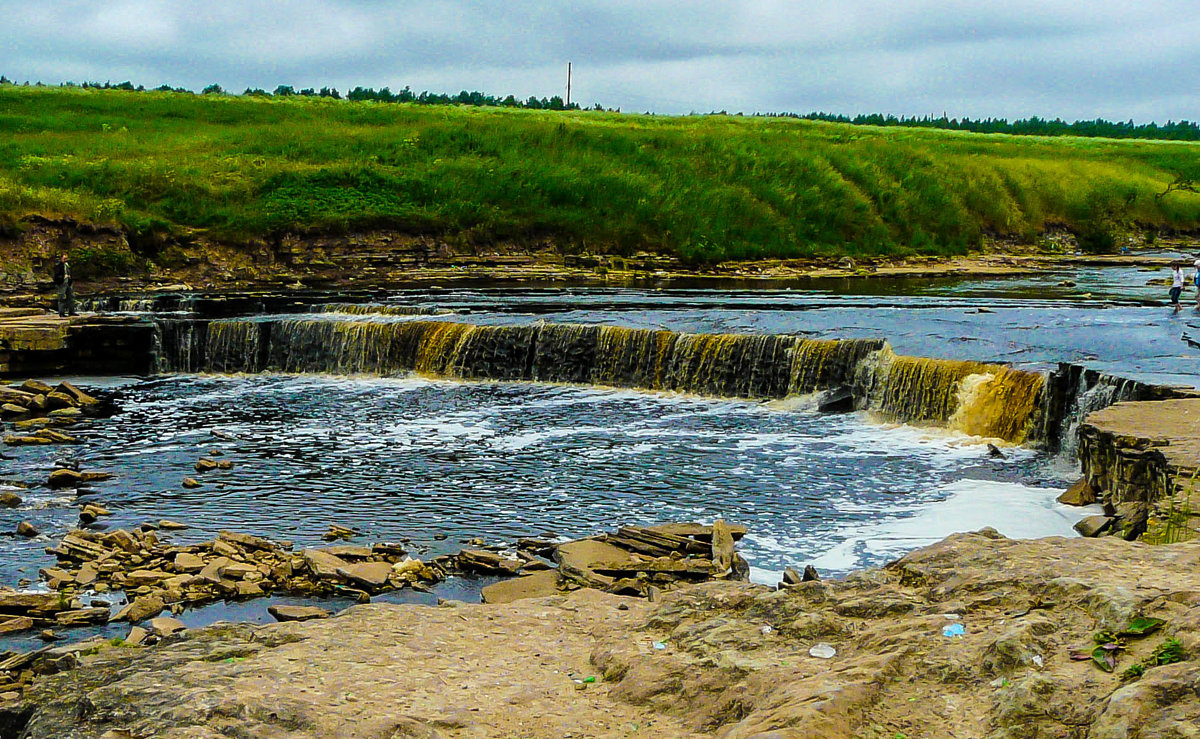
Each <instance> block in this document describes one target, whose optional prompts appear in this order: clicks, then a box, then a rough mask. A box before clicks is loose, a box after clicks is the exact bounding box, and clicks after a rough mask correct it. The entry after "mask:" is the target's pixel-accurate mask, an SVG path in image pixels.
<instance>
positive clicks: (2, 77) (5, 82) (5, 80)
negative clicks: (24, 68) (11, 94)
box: [0, 74, 12, 85]
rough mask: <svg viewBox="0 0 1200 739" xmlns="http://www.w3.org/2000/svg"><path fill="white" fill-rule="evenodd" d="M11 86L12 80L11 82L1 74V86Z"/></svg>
mask: <svg viewBox="0 0 1200 739" xmlns="http://www.w3.org/2000/svg"><path fill="white" fill-rule="evenodd" d="M11 84H12V80H10V79H9V78H7V77H5V76H4V75H2V74H0V85H11Z"/></svg>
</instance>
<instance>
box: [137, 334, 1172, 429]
mask: <svg viewBox="0 0 1200 739" xmlns="http://www.w3.org/2000/svg"><path fill="white" fill-rule="evenodd" d="M364 315H365V314H364ZM156 351H157V358H156V359H157V365H156V366H157V367H158V369H159V371H161V372H216V373H234V372H263V371H271V372H293V373H307V372H312V373H328V374H344V375H359V374H366V375H384V376H387V375H393V376H395V375H405V374H411V373H415V374H419V375H425V376H430V377H447V378H459V379H464V380H509V381H534V382H552V383H571V384H589V385H605V386H610V387H622V388H635V389H644V390H661V391H673V392H686V393H694V394H698V395H706V396H713V397H728V398H746V399H755V400H767V399H777V398H785V397H788V396H795V395H806V394H810V393H814V392H820V391H824V390H829V389H834V388H847V389H849V390H850V391H851V393H852V395H853V400H854V404H855V406H856V407H857V408H860V409H868V410H870V411H872V412H874V413H876V414H878V415H879V416H881V417H883V418H886V419H889V420H893V421H898V422H903V423H915V424H926V425H936V426H942V427H946V428H950V429H954V430H957V431H961V432H963V433H966V434H971V435H974V436H983V437H989V438H999V439H1004V440H1006V441H1010V442H1013V443H1023V442H1032V443H1037V444H1040V445H1043V446H1046V447H1047V448H1049V449H1050V450H1051V451H1055V450H1058V449H1059V448H1060V447H1061V446H1065V447H1067V448H1068V450H1071V449H1073V448H1074V443H1075V439H1074V437H1075V435H1076V431H1077V429H1078V426H1079V424H1080V423H1081V422H1082V419H1083V418H1084V417H1085V416H1086V415H1087V414H1088V413H1090V412H1092V411H1094V410H1098V409H1099V408H1103V407H1105V406H1107V405H1110V404H1112V403H1114V402H1117V401H1119V400H1125V399H1135V398H1138V399H1140V398H1144V397H1148V396H1149V395H1148V394H1151V393H1152V392H1159V393H1160V394H1161V393H1162V392H1167V390H1166V389H1162V388H1152V387H1150V386H1147V385H1143V384H1141V383H1137V382H1133V381H1129V380H1124V379H1121V378H1114V377H1108V376H1104V375H1100V374H1099V373H1096V372H1094V371H1090V370H1084V369H1082V368H1080V367H1077V366H1075V365H1062V366H1060V368H1059V370H1058V371H1056V372H1052V373H1049V374H1046V373H1039V372H1028V371H1024V370H1018V369H1013V368H1010V367H1006V366H1004V365H999V364H987V363H983V362H967V361H955V360H947V359H930V358H925V357H909V356H903V355H897V354H896V353H894V352H893V351H892V349H891V347H889V346H888V345H887V343H886V342H885V341H882V340H879V339H853V340H841V341H836V340H817V339H805V338H800V337H797V336H791V335H743V334H691V333H678V332H673V331H662V330H651V329H633V328H624V327H619V326H596V325H570V324H550V323H538V324H534V325H527V326H486V325H474V324H467V323H458V322H450V321H438V320H427V319H423V318H416V319H414V320H409V321H380V320H329V319H321V318H312V317H309V318H272V319H220V320H207V321H206V320H188V319H160V320H159V321H158V330H157V336H156Z"/></svg>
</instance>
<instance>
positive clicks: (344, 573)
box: [337, 562, 392, 590]
mask: <svg viewBox="0 0 1200 739" xmlns="http://www.w3.org/2000/svg"><path fill="white" fill-rule="evenodd" d="M337 574H338V575H339V576H340V577H343V578H345V579H346V580H349V581H350V582H351V583H353V584H355V585H359V586H361V587H364V588H367V589H368V590H375V589H378V588H381V587H383V586H384V585H386V584H387V581H388V577H389V576H390V575H391V574H392V565H391V564H390V563H388V562H360V563H357V564H352V565H346V566H345V567H339V568H338V569H337Z"/></svg>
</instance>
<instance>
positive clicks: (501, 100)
mask: <svg viewBox="0 0 1200 739" xmlns="http://www.w3.org/2000/svg"><path fill="white" fill-rule="evenodd" d="M15 84H17V83H16V82H14V81H12V80H10V79H8V77H6V76H4V75H0V85H15ZM25 84H26V85H28V84H29V83H28V82H26V83H25ZM35 84H36V86H38V87H45V86H46V85H44V84H42V83H41V82H38V83H35ZM58 86H59V87H78V88H82V89H90V90H123V91H126V92H176V93H182V94H185V95H195V94H196V92H195V91H194V90H190V89H188V88H186V87H172V86H170V85H159V86H158V87H154V88H146V87H145V86H144V85H134V84H133V82H130V81H129V80H126V81H124V82H115V83H114V82H78V83H77V82H62V83H59V85H58ZM200 94H201V95H236V94H237V93H231V92H228V91H226V90H225V88H223V87H222V86H221V85H219V84H216V83H213V84H211V85H208V86H207V87H205V88H204V89H202V90H201V91H200ZM241 94H242V95H243V96H245V97H277V98H285V97H293V96H294V97H320V98H330V99H332V100H343V99H344V100H350V101H354V102H361V101H365V100H372V101H375V102H379V103H414V104H417V105H472V106H476V107H487V108H525V109H528V110H582V108H581V107H580V106H579V104H578V103H567V102H566V101H564V100H563V98H562V96H560V95H552V96H550V97H541V98H539V97H535V96H532V95H531V96H530V97H528V98H526V99H525V100H520V99H518V98H517V97H516V96H514V95H506V96H504V97H498V96H496V95H488V94H486V93H482V92H478V91H470V92H468V91H467V90H463V91H461V92H459V93H458V94H456V95H447V94H445V93H437V92H429V91H428V90H424V91H422V92H413V90H412V88H410V87H408V86H405V87H404V89H402V90H399V91H397V92H392V91H391V89H390V88H387V87H384V88H381V89H379V90H376V89H375V88H373V87H361V86H359V87H355V88H354V89H353V90H350V91H349V92H347V93H346V94H345V96H344V97H343V95H342V93H341V92H339V91H338V89H337V88H336V87H322V88H320V89H319V90H318V89H316V88H312V87H305V88H301V89H296V88H295V87H294V86H292V85H279V86H278V87H276V88H275V89H274V90H273V91H271V92H267V91H266V90H264V89H262V88H260V87H247V88H246V89H245V90H243V91H242V93H241ZM589 110H599V111H602V110H606V108H604V107H603V106H601V105H596V106H593V107H592V108H589ZM610 112H614V111H610ZM615 112H619V111H615Z"/></svg>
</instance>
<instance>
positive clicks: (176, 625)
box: [148, 616, 187, 638]
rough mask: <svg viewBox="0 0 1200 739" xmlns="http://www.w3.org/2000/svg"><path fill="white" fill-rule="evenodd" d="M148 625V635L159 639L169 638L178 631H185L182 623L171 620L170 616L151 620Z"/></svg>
mask: <svg viewBox="0 0 1200 739" xmlns="http://www.w3.org/2000/svg"><path fill="white" fill-rule="evenodd" d="M148 625H149V627H150V633H152V634H154V635H155V636H157V637H160V638H161V637H164V636H170V635H171V634H178V633H179V632H180V631H186V630H187V627H186V626H184V625H183V622H181V621H179V620H178V619H174V618H171V617H170V616H159V617H158V618H152V619H150V623H149V624H148Z"/></svg>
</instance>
